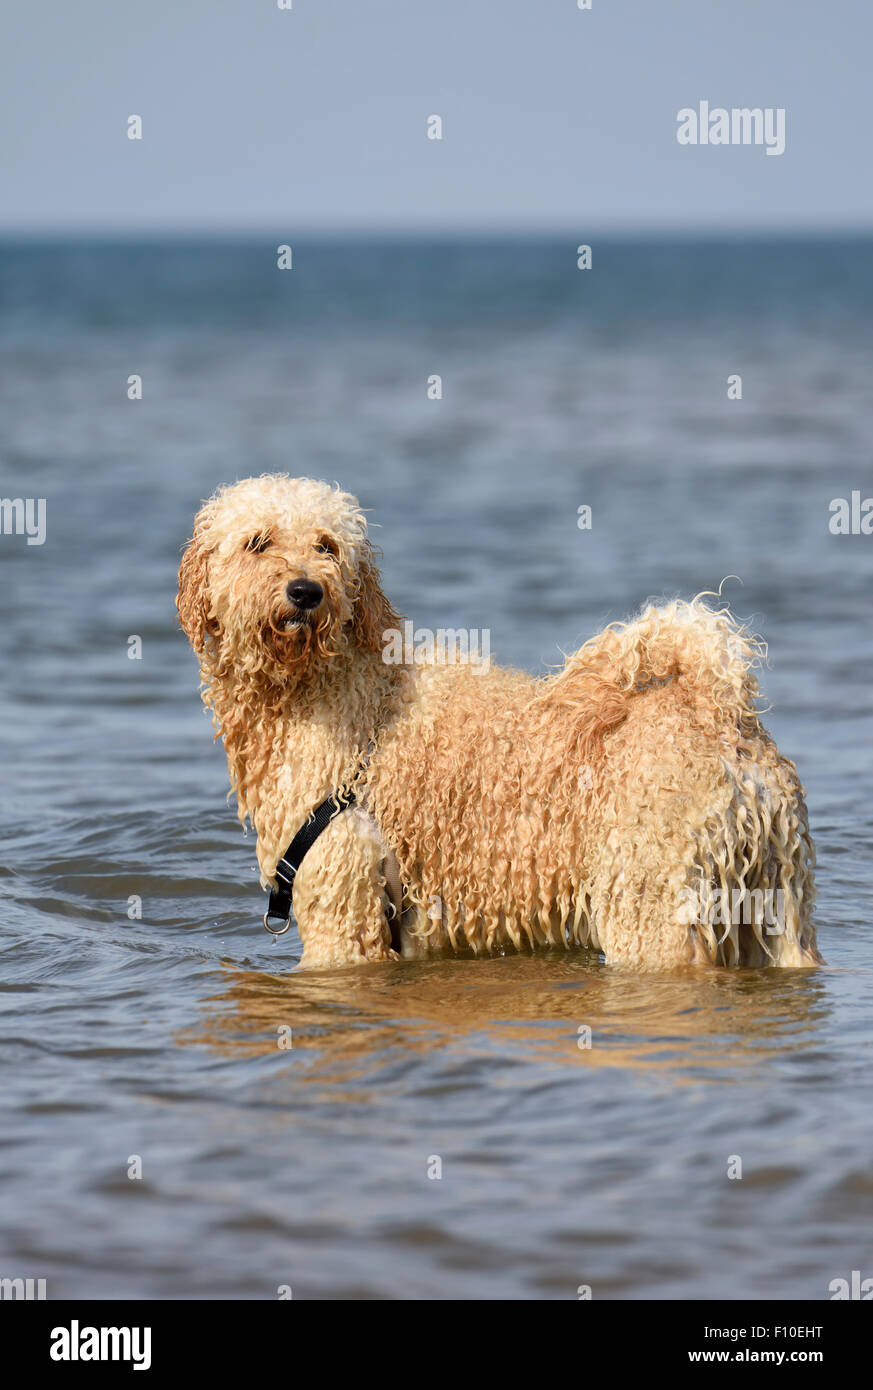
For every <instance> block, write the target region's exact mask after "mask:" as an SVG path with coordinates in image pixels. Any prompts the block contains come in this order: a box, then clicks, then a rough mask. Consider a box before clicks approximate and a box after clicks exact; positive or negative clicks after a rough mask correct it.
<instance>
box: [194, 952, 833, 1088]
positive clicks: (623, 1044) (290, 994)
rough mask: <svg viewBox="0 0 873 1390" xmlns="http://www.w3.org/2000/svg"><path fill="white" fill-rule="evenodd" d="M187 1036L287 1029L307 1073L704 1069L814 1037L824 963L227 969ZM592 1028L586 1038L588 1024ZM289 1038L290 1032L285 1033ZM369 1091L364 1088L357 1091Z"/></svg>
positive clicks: (264, 1034) (344, 1077) (226, 1042)
mask: <svg viewBox="0 0 873 1390" xmlns="http://www.w3.org/2000/svg"><path fill="white" fill-rule="evenodd" d="M226 970H227V982H226V985H225V988H224V989H223V990H222V991H221V992H220V993H219V994H218V995H214V996H212V997H211V999H210V1000H209V1001H208V1012H207V1014H206V1017H205V1019H204V1020H202V1021H201V1022H200V1024H199V1025H198V1027H197V1028H196V1029H195V1030H192V1032H191V1033H189V1034H187V1035H186V1040H187V1041H190V1042H198V1043H204V1042H206V1043H207V1044H208V1045H210V1046H211V1047H214V1048H217V1049H219V1050H221V1051H225V1052H228V1053H230V1054H236V1055H241V1054H249V1055H252V1054H258V1053H267V1052H270V1051H273V1050H275V1049H276V1047H277V1046H278V1045H279V1038H280V1029H287V1028H291V1030H292V1038H293V1043H292V1045H293V1047H294V1048H295V1049H298V1048H299V1049H302V1050H303V1051H305V1053H306V1054H307V1062H308V1064H309V1065H308V1070H307V1071H306V1072H305V1073H304V1075H306V1076H308V1078H309V1079H310V1080H318V1081H321V1082H324V1081H327V1080H331V1081H337V1082H340V1083H343V1082H346V1083H347V1082H351V1081H355V1080H368V1079H369V1080H372V1079H374V1078H375V1076H376V1074H377V1073H378V1072H379V1071H380V1070H381V1069H382V1068H384V1067H386V1066H388V1065H390V1064H393V1063H394V1062H396V1060H397V1056H398V1053H401V1054H411V1053H416V1052H431V1051H433V1049H435V1048H447V1049H448V1048H450V1049H452V1050H453V1051H454V1052H455V1053H458V1052H459V1051H460V1052H461V1053H462V1054H463V1055H466V1056H467V1057H470V1058H472V1057H474V1056H478V1055H482V1054H483V1053H493V1052H494V1051H495V1050H499V1051H500V1052H501V1053H504V1054H512V1053H513V1052H518V1053H519V1054H522V1055H523V1056H524V1057H526V1058H528V1059H537V1060H551V1061H553V1062H558V1063H560V1064H562V1065H564V1066H584V1067H591V1066H594V1067H616V1066H622V1067H632V1068H637V1069H644V1068H646V1069H648V1068H671V1066H673V1064H674V1063H675V1064H676V1066H677V1068H678V1067H680V1066H681V1070H682V1072H683V1074H684V1076H685V1078H686V1079H687V1078H688V1075H689V1069H691V1070H693V1068H694V1067H695V1066H700V1067H704V1068H706V1069H707V1071H708V1074H711V1071H712V1069H713V1068H718V1067H719V1066H721V1065H724V1064H726V1063H729V1064H730V1067H731V1069H732V1070H734V1069H736V1067H737V1066H738V1065H740V1064H743V1063H748V1064H751V1063H754V1062H756V1061H759V1060H761V1058H762V1053H766V1055H767V1056H768V1057H772V1056H774V1055H777V1054H784V1053H787V1052H790V1051H793V1050H796V1049H798V1048H803V1047H810V1046H812V1045H813V1032H814V1030H815V1028H816V1025H817V1024H818V1023H819V1022H820V1021H821V1019H822V1018H823V1017H824V1015H825V1013H826V1012H827V1003H826V985H825V977H826V972H823V971H817V972H812V971H808V970H796V971H795V970H736V971H724V970H721V971H719V970H715V969H713V970H705V971H703V970H692V969H683V970H676V971H672V972H670V973H665V974H650V975H634V974H631V973H629V972H624V971H621V970H619V969H616V968H614V967H611V966H605V965H604V964H603V963H602V961H601V960H600V959H599V957H597V956H595V955H593V954H592V953H588V952H578V953H573V954H564V953H562V952H548V953H540V954H537V955H533V956H532V955H525V956H505V957H501V958H499V959H489V960H472V959H471V960H445V959H442V960H433V961H410V962H401V963H400V964H397V965H389V966H385V965H372V966H362V967H358V968H350V969H346V970H334V971H298V972H296V973H291V974H288V975H285V976H281V975H274V974H268V973H266V972H263V971H253V970H243V969H239V968H236V967H226ZM586 1027H587V1028H590V1030H591V1037H590V1046H580V1043H583V1044H584V1043H585V1042H586V1038H585V1034H584V1033H582V1034H580V1031H579V1030H580V1029H584V1028H586ZM285 1036H286V1037H287V1034H286V1035H285ZM357 1098H360V1097H357Z"/></svg>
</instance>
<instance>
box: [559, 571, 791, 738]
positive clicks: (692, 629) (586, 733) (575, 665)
mask: <svg viewBox="0 0 873 1390" xmlns="http://www.w3.org/2000/svg"><path fill="white" fill-rule="evenodd" d="M703 599H704V595H698V597H697V598H695V599H692V601H691V602H690V603H687V602H684V601H682V600H678V599H677V600H676V601H675V602H673V603H668V604H664V605H662V606H661V607H656V606H655V605H654V604H650V605H649V606H648V607H647V608H645V609H643V611H642V612H641V613H640V615H639V617H637V618H635V619H633V620H632V621H631V622H628V623H610V625H609V627H607V628H605V629H604V630H603V632H601V633H599V634H598V636H597V637H592V638H591V639H590V640H589V641H587V642H586V643H585V644H584V645H583V646H582V647H580V648H579V650H578V651H577V652H574V653H573V655H572V656H570V657H568V658H567V661H566V663H565V665H564V667H563V669H562V670H561V671H559V672H558V673H557V674H556V675H555V676H553V677H552V678H551V679H550V680H548V681H547V682H546V683H545V686H544V688H543V689H542V691H541V693H540V695H539V696H538V699H537V704H538V705H539V706H540V708H541V710H542V712H543V714H554V713H555V712H556V711H558V710H562V711H564V712H566V713H568V714H571V715H573V714H575V716H576V718H575V719H574V720H573V723H574V728H575V731H576V735H577V738H578V739H579V740H580V743H581V744H585V743H591V742H593V741H594V740H595V739H596V738H598V737H599V736H601V735H602V734H603V733H604V732H605V731H606V730H607V729H608V728H610V727H612V726H613V725H615V724H618V723H620V722H621V720H622V719H623V718H624V717H625V715H626V714H627V712H628V709H629V707H630V704H631V702H632V701H633V700H634V699H635V698H636V697H637V696H638V695H639V694H641V693H642V692H644V691H646V690H649V689H651V688H652V687H653V686H658V685H666V684H667V683H668V682H670V681H676V682H677V683H678V685H679V686H680V687H681V688H682V689H683V690H685V691H686V692H687V693H688V695H689V697H690V698H691V700H692V701H693V703H694V705H695V707H696V708H697V709H698V711H699V712H700V713H701V714H703V713H708V714H709V715H710V716H711V717H712V719H713V720H715V721H720V720H721V719H728V720H730V721H731V723H739V724H740V725H747V726H752V725H755V724H756V723H757V717H758V712H757V707H756V701H757V697H758V681H757V677H756V670H757V668H758V666H759V665H760V663H761V661H762V659H763V658H764V657H765V656H766V645H765V644H764V643H763V642H762V641H761V640H760V639H759V638H756V637H754V636H753V635H752V634H751V633H750V632H749V631H748V630H747V629H746V628H745V627H743V626H742V625H741V624H740V623H738V622H737V620H736V619H735V618H734V617H733V616H732V615H731V613H730V612H729V611H728V610H727V609H726V608H721V609H714V608H710V607H709V605H708V604H706V603H705V602H704V601H703Z"/></svg>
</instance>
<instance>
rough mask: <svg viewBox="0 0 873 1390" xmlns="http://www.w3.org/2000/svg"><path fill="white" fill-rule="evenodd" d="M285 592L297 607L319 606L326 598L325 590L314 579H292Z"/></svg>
mask: <svg viewBox="0 0 873 1390" xmlns="http://www.w3.org/2000/svg"><path fill="white" fill-rule="evenodd" d="M285 593H286V594H287V595H288V597H289V599H290V600H291V602H292V603H293V604H294V605H295V606H296V607H297V608H307V609H308V608H317V607H318V605H319V604H320V603H321V600H322V599H323V598H324V590H323V589H322V587H321V585H320V584H316V582H315V580H314V579H292V580H291V583H290V584H289V585H288V587H287V588H286V590H285Z"/></svg>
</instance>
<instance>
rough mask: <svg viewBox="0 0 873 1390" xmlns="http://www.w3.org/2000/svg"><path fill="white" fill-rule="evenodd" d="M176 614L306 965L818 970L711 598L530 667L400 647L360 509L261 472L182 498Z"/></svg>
mask: <svg viewBox="0 0 873 1390" xmlns="http://www.w3.org/2000/svg"><path fill="white" fill-rule="evenodd" d="M177 604H178V609H179V615H180V619H181V622H182V626H183V627H184V629H185V632H186V633H187V635H188V638H189V639H190V641H191V644H192V646H193V647H194V650H195V651H196V652H197V655H198V656H199V659H200V665H201V673H202V678H203V682H204V694H203V698H204V700H205V701H206V703H207V704H208V705H210V706H211V707H212V710H213V712H214V718H215V725H216V728H217V730H218V732H219V733H220V734H221V737H222V738H223V740H224V745H225V749H226V751H227V760H228V766H229V769H230V778H231V783H232V786H233V789H234V791H235V792H236V797H237V803H238V809H239V815H240V819H241V820H245V819H246V818H249V819H250V820H251V821H252V823H253V824H254V826H255V829H256V831H257V839H258V860H259V863H260V867H261V872H262V876H263V883H264V885H265V886H267V885H272V886H274V887H276V886H277V877H278V881H279V883H278V886H279V887H280V888H281V886H282V884H283V883H286V882H287V879H288V878H289V877H290V876H291V875H292V872H293V864H294V863H296V862H298V861H299V869H298V872H297V874H296V878H295V879H294V882H293V890H294V914H295V917H296V920H297V925H298V928H299V931H300V937H301V940H302V942H303V947H304V955H303V964H304V965H306V966H316V967H321V966H339V965H350V964H355V963H358V962H363V961H387V960H392V959H396V958H397V957H398V956H404V957H406V956H415V955H422V954H428V953H435V952H440V951H457V952H462V951H471V952H474V953H480V954H481V953H485V952H500V951H505V950H507V949H510V950H511V949H518V950H521V949H527V948H530V947H534V946H538V945H551V946H561V947H570V946H590V947H594V948H596V949H599V950H600V951H602V952H603V953H604V955H605V957H606V959H607V961H609V962H615V963H617V964H622V965H627V966H632V967H639V968H651V967H654V968H665V967H675V966H680V965H706V964H711V965H746V966H762V965H781V966H811V965H816V964H819V963H820V962H821V957H820V956H819V954H818V951H817V949H816V941H815V932H814V928H813V926H812V922H811V909H812V903H813V896H814V890H813V872H812V867H813V863H814V855H813V849H812V844H811V841H810V837H809V831H808V827H807V814H806V807H805V805H804V801H803V788H802V787H801V785H800V783H799V781H798V778H797V773H796V770H795V768H794V765H793V763H791V762H789V761H788V760H787V759H786V758H784V757H782V756H781V755H780V754H779V752H778V750H777V749H776V746H775V744H774V743H773V741H772V739H771V738H770V736H769V735H768V734H767V732H766V731H765V730H764V728H763V727H762V725H761V723H760V720H759V718H758V714H757V710H756V703H755V702H756V696H757V683H756V679H755V674H754V672H755V667H756V665H757V664H758V661H759V658H760V655H761V645H760V643H758V642H756V641H755V640H754V639H752V638H750V637H749V635H748V634H747V633H746V631H745V630H744V629H743V628H741V627H740V626H739V625H738V624H737V623H736V622H735V620H734V619H733V618H732V617H731V616H730V615H729V614H728V613H727V612H726V611H725V610H724V609H720V610H715V609H714V608H712V607H710V606H708V605H707V604H706V603H705V602H703V601H702V599H701V598H697V599H695V600H694V601H693V602H690V603H686V602H672V603H667V604H664V605H662V606H649V607H647V608H646V609H645V610H644V611H643V612H642V613H641V614H640V616H639V617H637V618H636V619H634V620H633V621H632V622H629V623H627V624H618V623H616V624H612V625H610V626H609V627H607V628H606V629H605V630H604V631H603V632H601V633H600V634H599V636H597V637H593V638H592V639H591V640H590V641H588V642H586V643H585V644H584V645H583V646H582V647H581V648H580V649H579V651H577V652H575V653H574V654H573V655H572V656H570V657H569V658H568V659H567V660H566V662H565V663H564V665H563V667H562V668H561V669H559V670H557V671H556V672H554V673H553V674H551V675H549V676H546V677H543V678H534V677H532V676H530V675H527V674H524V673H522V672H519V671H511V670H503V669H500V668H497V667H488V668H487V669H486V666H487V663H485V662H484V661H481V660H475V659H471V654H470V653H468V654H467V657H468V659H467V660H452V654H451V652H440V651H436V650H435V649H434V648H433V644H431V647H430V649H429V650H425V651H424V653H422V651H420V650H416V651H414V652H412V653H410V652H409V651H408V650H407V651H406V652H405V653H403V652H401V656H402V657H403V658H404V659H399V660H398V659H396V656H397V652H398V641H397V635H398V633H399V632H400V631H401V620H400V618H399V617H398V614H397V613H396V612H395V611H394V609H393V608H392V606H391V604H390V602H389V601H388V599H387V598H386V596H385V594H384V593H383V592H382V588H381V585H380V581H379V573H378V570H377V568H376V564H375V560H374V552H373V549H372V547H371V545H370V542H369V541H368V539H367V529H366V522H365V519H364V516H363V514H362V512H361V509H360V507H359V505H358V503H357V501H356V499H355V498H354V497H351V496H350V495H349V494H348V493H345V492H342V491H340V489H339V488H338V487H331V486H330V485H329V484H327V483H322V482H314V481H312V480H310V479H307V478H289V477H285V476H283V475H268V476H264V477H260V478H249V479H247V480H245V481H244V482H239V483H236V484H234V485H233V486H230V487H227V488H224V489H222V490H221V491H219V492H218V493H217V494H216V495H215V496H214V497H213V498H212V499H211V500H210V501H208V502H206V503H205V504H204V506H203V508H202V510H201V511H200V512H199V514H198V516H197V518H196V521H195V525H194V534H193V538H192V540H191V542H190V544H189V545H188V547H187V549H186V551H185V554H184V556H183V559H182V563H181V566H180V570H179V596H178V600H177ZM401 646H402V644H401ZM422 655H424V659H423V660H422V659H420V658H421V657H422ZM461 656H463V653H461ZM323 803H324V805H323ZM325 805H326V806H327V808H328V814H327V815H325V814H324V810H325ZM317 810H319V820H318V821H317V822H312V821H311V820H310V818H311V817H312V816H313V813H315V812H316V811H317ZM325 821H326V822H327V823H326V828H322V829H321V833H319V834H318V835H317V837H313V836H311V837H310V838H312V839H314V842H313V843H311V844H310V845H309V846H308V848H307V847H304V853H303V855H302V858H301V857H300V854H299V852H298V853H297V855H296V856H295V854H293V853H291V852H289V847H291V848H293V845H294V844H296V845H297V847H298V851H299V847H300V844H301V839H300V833H299V832H301V831H303V832H304V833H306V827H307V825H309V828H310V830H313V829H319V828H321V826H322V825H323V824H324V822H325ZM286 856H287V857H286ZM289 866H291V867H289ZM277 871H278V872H277Z"/></svg>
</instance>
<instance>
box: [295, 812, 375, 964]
mask: <svg viewBox="0 0 873 1390" xmlns="http://www.w3.org/2000/svg"><path fill="white" fill-rule="evenodd" d="M385 857H386V849H385V845H384V842H383V840H382V837H381V835H380V834H379V830H378V827H377V826H376V824H375V822H374V821H373V819H372V817H371V816H369V815H368V814H367V812H365V811H363V810H361V809H360V808H358V807H356V808H354V809H352V810H349V811H345V812H344V813H343V814H342V815H340V816H337V817H336V819H335V820H333V821H331V823H330V825H329V826H328V827H327V829H326V830H325V831H324V832H323V833H322V834H321V835H320V836H319V837H318V839H317V840H316V842H315V844H314V845H313V847H312V849H311V850H310V851H309V853H308V854H307V855H306V857H305V858H304V860H303V863H302V864H301V866H300V869H299V871H298V873H297V878H296V880H295V883H294V915H295V917H296V919H297V926H298V929H299V931H300V939H301V941H302V942H303V960H302V962H301V964H302V966H304V967H306V968H307V969H313V968H317V969H320V968H325V967H329V966H336V965H360V964H363V963H364V962H366V961H384V960H396V959H397V953H396V952H395V951H394V950H392V946H391V929H390V925H389V921H390V918H391V917H392V915H393V912H394V910H395V909H394V905H393V903H392V898H391V889H390V885H389V883H388V882H387V880H386V875H385Z"/></svg>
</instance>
